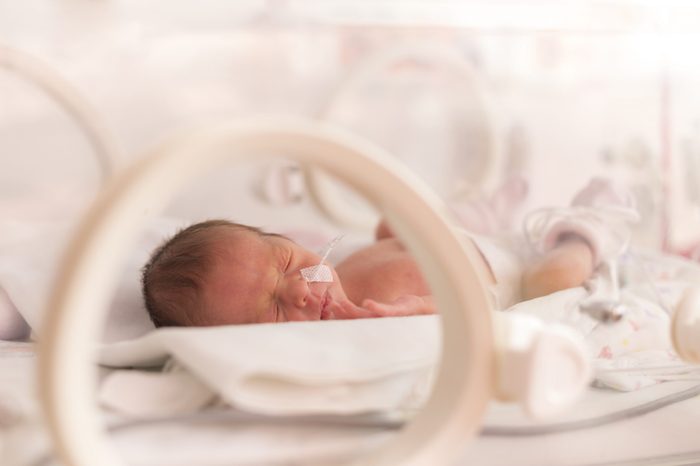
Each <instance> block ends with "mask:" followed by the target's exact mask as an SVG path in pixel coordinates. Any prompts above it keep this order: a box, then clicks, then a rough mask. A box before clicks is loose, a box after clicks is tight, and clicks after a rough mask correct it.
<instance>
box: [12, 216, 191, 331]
mask: <svg viewBox="0 0 700 466" xmlns="http://www.w3.org/2000/svg"><path fill="white" fill-rule="evenodd" d="M184 224H185V222H184V221H182V220H178V219H168V218H158V219H154V220H153V221H151V222H149V223H148V225H147V226H146V227H145V228H144V230H143V231H142V233H141V235H140V236H139V238H138V240H137V242H136V244H135V245H134V248H133V251H132V253H131V254H129V255H128V257H127V258H126V259H125V261H124V262H125V263H124V267H123V271H122V278H121V280H119V282H118V283H117V290H116V292H115V295H114V298H113V300H112V302H111V304H110V311H109V315H108V318H107V324H106V325H105V330H104V336H103V340H104V341H106V342H112V341H119V340H127V339H132V338H135V337H138V336H140V335H143V334H145V333H147V332H149V331H150V330H153V324H152V323H151V321H150V319H149V318H148V314H147V313H146V310H145V308H144V305H143V300H142V298H141V285H140V276H141V274H140V270H141V267H143V265H144V264H145V263H146V261H147V259H148V257H149V256H150V253H151V251H152V250H153V248H155V247H156V246H157V245H158V244H160V243H161V242H162V241H163V240H164V239H165V238H167V237H168V236H170V235H172V234H173V233H174V232H175V231H176V230H177V229H178V228H179V227H182V226H184ZM74 228H75V226H74V225H73V223H72V222H69V221H31V222H30V221H18V220H8V219H5V220H2V221H0V231H2V235H1V236H0V288H2V290H4V291H5V292H6V294H7V298H8V300H9V302H10V303H11V305H12V306H13V307H16V309H17V310H18V311H19V313H20V314H21V317H22V319H24V320H26V322H27V323H28V324H29V326H30V327H31V328H32V329H33V330H34V331H35V332H38V333H40V331H41V321H42V314H43V312H44V308H45V304H46V301H47V300H48V296H49V293H50V291H51V285H52V281H53V279H54V276H55V273H56V271H57V268H58V266H59V263H60V258H61V255H62V254H63V252H64V250H65V248H66V246H67V244H68V241H69V240H70V237H71V234H72V232H73V231H74ZM0 305H1V304H0ZM9 306H10V305H9V304H8V306H7V307H8V309H9ZM0 317H2V316H0ZM10 317H11V318H13V319H15V320H17V319H18V316H16V315H12V314H11V315H10Z"/></svg>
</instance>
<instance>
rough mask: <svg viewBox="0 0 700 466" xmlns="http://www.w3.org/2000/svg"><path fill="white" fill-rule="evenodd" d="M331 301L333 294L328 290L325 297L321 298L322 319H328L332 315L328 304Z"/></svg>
mask: <svg viewBox="0 0 700 466" xmlns="http://www.w3.org/2000/svg"><path fill="white" fill-rule="evenodd" d="M330 303H331V295H330V293H328V291H326V292H325V293H324V294H323V298H321V305H320V308H321V320H328V319H329V318H330V317H331V316H330V310H329V309H328V305H329V304H330Z"/></svg>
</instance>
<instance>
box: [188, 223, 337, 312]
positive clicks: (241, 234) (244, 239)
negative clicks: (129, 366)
mask: <svg viewBox="0 0 700 466" xmlns="http://www.w3.org/2000/svg"><path fill="white" fill-rule="evenodd" d="M219 241H220V244H219V245H218V246H217V252H216V255H217V257H218V259H217V261H216V263H215V266H214V268H213V270H212V272H211V273H210V274H209V275H208V276H207V277H205V280H204V282H205V286H204V299H205V302H206V304H207V305H206V311H205V315H203V316H197V317H196V318H194V319H193V323H194V324H195V325H228V324H248V323H263V322H285V321H293V320H320V319H327V318H330V317H332V315H333V309H334V308H335V307H337V306H338V304H339V303H340V302H343V301H345V300H347V297H346V296H345V292H344V291H343V288H342V286H341V285H340V281H339V280H338V275H337V274H336V272H335V270H334V269H333V268H332V267H329V268H330V269H331V273H332V275H333V282H313V283H309V282H307V281H306V280H304V278H303V277H302V275H301V273H300V270H301V269H303V268H305V267H310V266H313V265H317V264H319V262H320V261H321V258H320V257H319V256H318V255H317V254H314V253H312V252H310V251H307V250H306V249H304V248H302V247H301V246H299V245H298V244H296V243H294V242H293V241H291V240H289V239H287V238H284V237H281V236H275V235H262V236H261V235H258V234H257V233H254V232H251V231H247V230H237V229H231V230H230V231H226V232H225V233H222V237H221V238H220V239H219Z"/></svg>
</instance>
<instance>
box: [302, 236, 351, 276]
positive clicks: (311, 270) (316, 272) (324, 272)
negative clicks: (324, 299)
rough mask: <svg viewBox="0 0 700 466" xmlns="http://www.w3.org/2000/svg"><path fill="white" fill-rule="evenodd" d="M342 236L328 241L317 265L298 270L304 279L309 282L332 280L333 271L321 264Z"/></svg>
mask: <svg viewBox="0 0 700 466" xmlns="http://www.w3.org/2000/svg"><path fill="white" fill-rule="evenodd" d="M343 236H345V235H339V236H336V237H335V238H333V240H331V242H330V243H328V245H326V247H325V248H324V250H323V257H322V258H321V262H319V264H318V265H312V266H311V267H304V268H303V269H301V270H300V271H299V273H301V276H302V277H303V278H304V280H306V281H307V282H310V283H313V282H332V281H333V273H332V272H331V269H330V267H328V266H327V265H323V263H324V262H325V260H326V258H327V257H328V255H329V254H330V253H331V251H332V250H333V248H334V247H335V245H336V244H338V242H339V241H340V240H341V239H343Z"/></svg>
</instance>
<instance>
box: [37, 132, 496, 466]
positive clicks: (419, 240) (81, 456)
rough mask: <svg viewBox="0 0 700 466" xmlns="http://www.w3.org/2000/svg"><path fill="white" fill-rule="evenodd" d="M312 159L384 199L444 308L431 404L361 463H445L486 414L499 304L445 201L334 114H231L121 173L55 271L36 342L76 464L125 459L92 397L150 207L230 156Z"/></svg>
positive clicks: (51, 420)
mask: <svg viewBox="0 0 700 466" xmlns="http://www.w3.org/2000/svg"><path fill="white" fill-rule="evenodd" d="M282 149H284V152H285V153H286V154H291V156H292V157H293V158H295V159H297V160H299V161H300V162H303V163H312V164H316V165H318V166H319V167H320V168H322V169H324V170H327V171H328V172H329V173H331V174H333V175H335V176H337V177H338V178H340V179H342V180H343V181H345V182H347V183H348V184H349V185H350V186H354V187H355V188H356V189H358V190H359V191H360V192H362V193H364V194H365V195H366V196H367V197H368V199H369V200H370V201H371V202H373V203H374V204H375V205H377V207H378V208H379V209H380V210H382V211H383V212H384V213H385V215H386V217H387V220H388V222H389V224H390V225H391V226H392V227H393V228H394V229H395V231H396V232H397V233H398V234H399V236H400V237H401V238H402V240H403V241H404V242H405V244H406V246H407V247H408V248H409V250H411V251H412V252H413V254H414V255H415V257H416V260H417V261H418V263H419V265H420V266H421V268H422V270H423V271H424V273H425V274H426V276H427V279H428V282H429V284H430V286H431V288H432V290H433V292H434V294H435V298H436V301H437V303H438V306H439V308H440V309H441V310H442V312H443V316H442V332H443V359H442V361H441V365H440V368H439V371H438V374H437V379H436V383H435V389H434V391H433V393H432V395H431V397H430V399H429V400H428V402H427V404H426V406H425V407H424V409H423V410H421V411H420V412H419V413H418V414H417V415H416V417H415V419H414V420H413V421H412V422H411V423H410V424H409V425H408V426H407V427H406V428H404V429H403V430H402V431H401V432H400V433H399V434H398V435H397V437H396V438H395V439H394V440H393V441H390V442H388V443H387V444H386V445H385V446H383V447H382V448H380V449H379V450H378V451H377V452H376V453H375V454H374V455H372V456H371V457H365V458H361V459H360V460H359V462H360V463H361V464H373V465H387V466H388V465H392V466H394V465H399V464H401V465H440V464H448V463H449V462H450V461H451V460H453V459H454V455H455V454H456V453H457V452H459V451H461V450H462V449H463V448H464V446H465V444H466V443H467V441H468V439H469V438H470V437H473V436H474V435H475V434H476V432H477V429H478V427H479V426H480V424H481V419H482V416H483V413H484V410H485V407H486V403H487V401H488V399H489V398H490V393H491V384H492V377H493V336H492V330H491V320H490V315H489V311H490V304H489V301H488V296H487V293H486V289H485V287H484V286H483V281H482V278H481V277H482V275H481V273H482V271H481V270H480V269H478V268H477V267H478V266H477V265H475V264H477V262H476V258H477V257H478V252H477V251H476V250H475V249H474V247H473V245H471V243H467V244H464V243H463V242H462V240H461V239H460V237H459V236H457V234H456V233H455V231H454V230H453V229H452V228H450V227H449V226H448V224H447V222H446V221H445V220H444V216H443V215H442V214H441V213H440V212H441V209H442V204H441V201H440V200H439V199H438V198H437V196H436V195H435V194H434V193H432V192H431V191H430V190H429V189H427V188H426V187H425V184H424V183H422V182H421V181H420V180H419V179H418V178H417V177H416V176H415V175H413V174H411V173H410V172H408V171H407V170H406V169H405V168H404V167H402V166H401V165H400V164H398V163H397V162H396V161H394V160H392V158H391V156H389V155H388V154H386V153H384V152H383V151H382V150H381V149H379V148H377V147H376V146H373V145H371V144H369V143H367V142H365V141H363V140H360V139H357V138H355V137H353V136H351V135H349V134H347V133H345V132H342V131H339V130H337V129H334V128H332V127H330V126H328V125H324V124H321V123H314V122H310V121H306V120H296V119H291V120H290V119H258V120H254V121H247V122H231V123H224V124H221V125H218V126H210V127H207V128H204V129H200V130H194V131H190V132H187V133H183V134H181V135H178V136H176V137H173V138H171V139H170V140H169V141H167V142H166V143H164V144H162V145H160V146H158V147H157V148H156V149H154V150H153V151H151V152H150V153H148V154H146V156H145V157H143V158H142V159H140V162H139V163H138V164H137V165H135V166H133V167H132V169H130V170H128V171H126V172H124V173H123V174H122V175H121V176H120V177H118V178H116V179H115V180H113V182H112V184H111V186H110V188H109V189H108V190H106V191H105V192H104V193H103V194H102V196H101V197H100V198H99V199H98V201H97V202H96V204H95V205H94V206H93V208H92V209H91V210H90V212H89V213H88V215H87V216H86V217H85V219H84V222H83V224H82V225H81V227H80V228H79V230H78V232H77V234H76V235H75V237H74V238H73V240H72V242H71V245H70V247H69V249H68V251H67V253H66V255H65V257H64V261H63V263H62V264H61V267H60V268H59V272H58V274H57V275H56V277H57V278H56V281H55V283H54V287H53V291H52V295H51V300H50V304H49V307H48V310H47V314H46V315H47V317H46V321H45V325H44V327H43V332H44V333H43V334H42V335H41V339H40V348H39V387H40V400H41V403H42V408H43V410H44V413H45V415H46V420H47V423H48V427H49V430H50V432H51V435H52V437H53V439H54V444H55V446H56V450H57V453H58V454H59V457H60V459H61V460H62V461H63V462H64V463H65V464H66V465H68V466H95V465H100V466H106V465H111V466H116V465H119V464H121V462H120V461H119V459H118V458H117V456H115V454H114V452H112V450H111V449H110V447H109V446H108V444H107V442H106V438H105V429H104V426H102V425H101V423H100V417H99V412H98V410H97V408H96V404H95V393H94V392H95V390H94V389H95V386H96V382H97V369H96V366H95V358H94V356H95V351H96V342H97V340H98V335H99V334H100V331H101V327H102V325H103V323H104V322H105V314H106V310H107V306H108V302H109V299H110V295H111V293H113V292H114V290H115V287H116V280H117V278H118V275H119V274H118V270H119V266H120V265H121V258H122V257H124V256H125V254H127V252H128V250H129V247H131V246H132V245H133V243H134V242H135V238H136V235H137V233H138V231H139V228H140V227H141V226H142V224H143V222H144V218H145V217H146V215H147V214H146V213H147V212H158V211H160V210H162V208H163V207H164V206H165V204H166V203H167V202H168V201H169V200H170V198H171V197H172V196H174V195H175V193H176V192H177V191H178V190H179V189H181V187H182V186H183V184H184V183H185V182H188V181H191V180H193V179H194V178H195V177H196V176H198V175H201V174H203V173H205V172H207V171H209V170H211V169H213V168H215V167H216V166H218V165H220V164H221V163H222V162H223V161H224V160H227V159H238V160H241V159H243V158H248V157H253V156H255V157H260V156H261V155H269V154H275V153H277V154H278V153H280V151H281V150H282Z"/></svg>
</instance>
